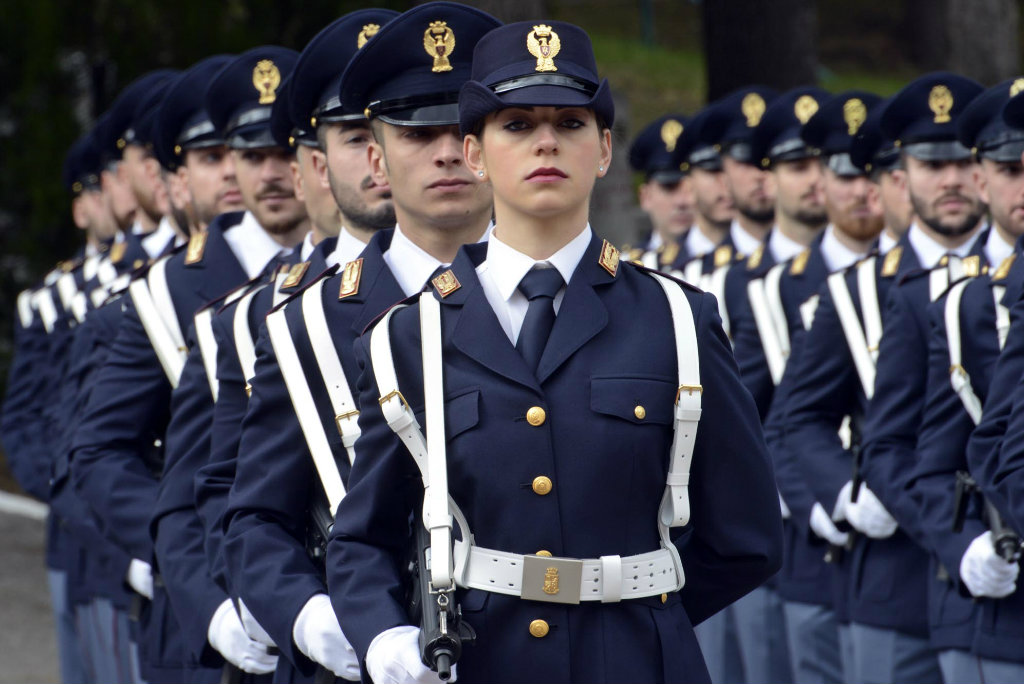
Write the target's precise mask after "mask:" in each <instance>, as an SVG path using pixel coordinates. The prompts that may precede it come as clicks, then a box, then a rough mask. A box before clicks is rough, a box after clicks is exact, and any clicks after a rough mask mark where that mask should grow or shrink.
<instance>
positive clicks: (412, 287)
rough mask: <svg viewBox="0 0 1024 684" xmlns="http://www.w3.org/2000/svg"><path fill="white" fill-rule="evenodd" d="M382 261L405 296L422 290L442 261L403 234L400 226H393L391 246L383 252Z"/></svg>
mask: <svg viewBox="0 0 1024 684" xmlns="http://www.w3.org/2000/svg"><path fill="white" fill-rule="evenodd" d="M384 263H385V264H387V265H388V268H390V269H391V273H392V274H393V275H394V276H395V280H397V281H398V285H399V287H401V288H402V292H404V293H405V296H406V297H411V296H412V295H414V294H416V293H417V292H422V291H423V286H424V285H425V284H426V282H427V279H428V278H429V277H430V276H432V275H433V274H434V271H436V270H437V267H438V266H441V265H442V263H443V262H441V261H438V260H437V259H435V258H434V257H432V256H430V255H429V254H427V253H426V252H425V251H423V250H422V249H420V247H418V246H417V245H415V244H413V242H412V240H410V239H409V238H407V237H406V236H405V233H403V232H402V228H401V227H400V226H397V225H396V226H395V234H394V235H393V236H392V237H391V246H390V247H388V251H386V252H384Z"/></svg>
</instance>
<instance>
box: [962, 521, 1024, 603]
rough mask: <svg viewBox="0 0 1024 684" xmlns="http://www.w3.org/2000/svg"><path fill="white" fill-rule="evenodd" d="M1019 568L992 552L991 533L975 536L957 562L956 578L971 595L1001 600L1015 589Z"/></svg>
mask: <svg viewBox="0 0 1024 684" xmlns="http://www.w3.org/2000/svg"><path fill="white" fill-rule="evenodd" d="M1019 572H1020V566H1019V565H1017V564H1016V563H1007V562H1006V561H1005V560H1003V559H1002V558H1000V557H999V555H998V554H997V553H996V549H995V545H994V544H993V542H992V533H991V532H986V533H985V534H981V535H978V537H976V538H975V539H974V541H972V542H971V544H970V546H968V547H967V550H966V551H964V557H963V558H961V559H960V577H961V578H962V579H963V581H964V584H965V585H966V586H967V590H968V591H970V592H971V596H979V597H980V596H987V597H989V598H1003V597H1004V596H1009V595H1010V594H1012V593H1013V592H1014V591H1016V590H1017V574H1018V573H1019Z"/></svg>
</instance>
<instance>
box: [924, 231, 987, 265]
mask: <svg viewBox="0 0 1024 684" xmlns="http://www.w3.org/2000/svg"><path fill="white" fill-rule="evenodd" d="M907 239H908V240H909V241H910V246H911V247H913V248H914V253H915V254H917V260H918V261H919V262H921V265H922V266H924V267H925V268H932V267H934V266H937V265H938V263H939V260H941V259H942V257H944V256H946V255H947V254H955V255H957V256H959V257H965V256H967V255H968V254H970V252H971V248H972V247H973V246H974V241H975V240H977V239H978V231H975V233H974V235H972V236H971V237H970V239H968V240H966V241H964V243H963V244H962V245H960V246H959V247H954V248H952V249H950V248H947V247H944V246H943V245H940V244H939V243H938V242H936V241H935V240H933V239H932V238H930V237H929V236H928V235H926V234H925V232H924V231H923V230H921V229H920V228H919V227H918V225H917V221H915V222H914V223H912V224H910V228H908V229H907Z"/></svg>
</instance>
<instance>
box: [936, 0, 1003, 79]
mask: <svg viewBox="0 0 1024 684" xmlns="http://www.w3.org/2000/svg"><path fill="white" fill-rule="evenodd" d="M947 2H948V3H949V8H948V10H947V12H948V14H947V20H948V24H947V25H948V27H949V43H950V52H949V61H948V65H949V67H948V68H949V69H950V70H951V71H955V72H957V73H959V74H963V75H964V76H970V77H971V78H973V79H975V80H977V81H981V82H982V83H984V84H985V85H994V84H996V83H998V82H1000V81H1003V80H1006V79H1008V78H1011V77H1013V76H1016V75H1017V74H1019V73H1020V71H1019V69H1020V64H1019V59H1020V57H1019V52H1020V50H1019V43H1018V38H1017V25H1018V22H1019V18H1020V12H1019V9H1018V7H1017V3H1016V2H1015V1H1014V0H947Z"/></svg>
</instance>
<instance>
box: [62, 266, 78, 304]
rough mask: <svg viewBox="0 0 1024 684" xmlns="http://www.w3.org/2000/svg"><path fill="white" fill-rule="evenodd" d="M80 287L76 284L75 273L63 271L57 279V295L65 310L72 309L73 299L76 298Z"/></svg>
mask: <svg viewBox="0 0 1024 684" xmlns="http://www.w3.org/2000/svg"><path fill="white" fill-rule="evenodd" d="M76 292H78V287H77V286H76V285H75V276H74V274H73V273H62V274H61V276H60V278H58V279H57V295H58V296H59V297H60V305H61V307H62V308H63V309H64V310H65V311H70V310H71V301H72V300H73V299H74V298H75V293H76Z"/></svg>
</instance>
